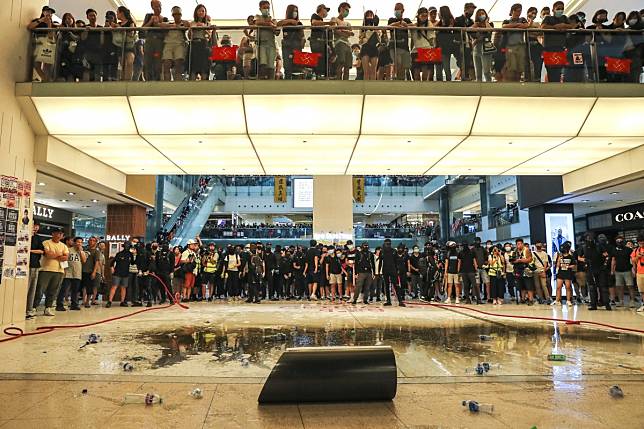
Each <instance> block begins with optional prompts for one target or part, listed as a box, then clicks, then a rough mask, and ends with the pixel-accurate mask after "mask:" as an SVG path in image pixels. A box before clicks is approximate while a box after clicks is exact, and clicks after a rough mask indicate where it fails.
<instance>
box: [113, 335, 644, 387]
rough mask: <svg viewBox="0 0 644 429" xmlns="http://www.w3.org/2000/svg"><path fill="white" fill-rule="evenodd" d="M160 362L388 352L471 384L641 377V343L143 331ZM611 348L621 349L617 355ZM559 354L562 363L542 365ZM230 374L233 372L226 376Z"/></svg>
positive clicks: (629, 339)
mask: <svg viewBox="0 0 644 429" xmlns="http://www.w3.org/2000/svg"><path fill="white" fill-rule="evenodd" d="M135 341H136V342H137V343H139V344H143V345H149V346H153V347H154V348H157V349H158V350H160V355H158V356H157V357H155V358H152V359H145V358H143V357H138V356H129V355H127V356H124V359H125V360H127V359H130V360H132V359H134V360H140V361H142V362H141V363H142V364H143V365H145V366H146V367H147V366H149V368H150V369H153V370H154V369H161V368H167V367H172V366H180V364H181V363H182V362H184V361H186V360H191V359H198V360H199V361H200V362H202V363H204V361H205V362H206V364H207V365H208V366H210V367H211V369H212V370H216V369H223V368H226V369H228V370H231V369H232V370H234V372H235V373H237V374H239V375H240V376H243V374H244V373H245V369H246V368H254V369H261V370H265V371H270V369H271V368H272V367H273V365H274V363H275V362H276V361H277V360H278V359H279V356H280V355H281V354H282V353H283V352H284V351H285V350H286V349H287V348H290V347H313V346H373V345H388V346H391V347H392V348H393V349H394V351H395V353H396V357H397V361H398V364H399V368H400V371H399V375H401V376H404V377H423V376H440V375H444V376H477V375H479V374H477V373H476V370H475V368H476V366H477V364H478V363H483V362H486V363H488V364H490V370H489V371H487V372H486V373H484V374H483V376H494V375H548V374H551V375H554V376H555V377H557V376H560V377H564V378H572V379H574V378H578V377H581V376H582V375H584V374H644V359H643V357H642V356H644V337H643V336H637V335H629V334H622V333H610V332H605V331H598V330H593V329H586V328H582V327H579V326H575V325H562V324H550V325H535V326H525V324H522V325H517V326H512V325H507V324H488V325H487V326H486V325H482V326H457V327H429V328H428V327H422V328H421V327H401V326H393V325H392V326H384V327H377V328H376V327H367V328H332V327H331V325H330V324H329V325H327V326H326V327H320V328H315V327H314V328H311V327H297V326H290V327H288V326H281V327H274V328H252V327H249V328H243V329H224V328H219V327H211V326H191V327H183V328H179V329H175V330H172V331H163V332H158V331H148V332H141V333H138V334H137V335H136V336H135ZM616 345H619V347H617V348H616ZM553 353H557V354H564V355H566V361H565V362H552V361H548V359H547V355H548V354H553ZM231 367H232V368H231Z"/></svg>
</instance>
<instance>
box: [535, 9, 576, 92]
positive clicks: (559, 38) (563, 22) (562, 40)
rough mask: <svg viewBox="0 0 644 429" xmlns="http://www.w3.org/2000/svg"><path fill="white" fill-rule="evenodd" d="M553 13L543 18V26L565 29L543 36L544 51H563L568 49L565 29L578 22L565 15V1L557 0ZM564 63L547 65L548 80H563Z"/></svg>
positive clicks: (553, 81)
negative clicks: (572, 21) (570, 20)
mask: <svg viewBox="0 0 644 429" xmlns="http://www.w3.org/2000/svg"><path fill="white" fill-rule="evenodd" d="M552 10H553V13H554V14H553V15H549V16H546V17H545V18H543V21H542V23H541V28H543V29H548V30H564V31H561V32H547V33H545V34H544V36H543V50H544V52H563V51H564V50H565V49H566V42H567V35H566V32H565V30H569V29H571V28H575V27H576V26H577V24H570V23H569V22H568V17H567V16H566V15H564V13H563V12H564V2H562V1H556V2H555V3H554V5H553V6H552ZM563 69H564V66H563V65H550V66H549V65H546V71H547V72H548V82H551V83H559V82H561V74H562V72H563Z"/></svg>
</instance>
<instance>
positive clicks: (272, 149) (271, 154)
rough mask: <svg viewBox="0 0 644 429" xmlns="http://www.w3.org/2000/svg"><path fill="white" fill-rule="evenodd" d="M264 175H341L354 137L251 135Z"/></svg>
mask: <svg viewBox="0 0 644 429" xmlns="http://www.w3.org/2000/svg"><path fill="white" fill-rule="evenodd" d="M251 139H252V141H253V144H254V145H255V149H257V153H258V154H259V158H260V159H261V160H262V164H263V165H264V168H265V169H266V174H344V170H345V169H346V167H347V164H348V163H349V158H350V157H351V151H353V147H354V145H355V143H356V139H357V136H343V135H335V136H333V135H329V136H306V135H302V136H287V135H275V136H263V135H252V136H251Z"/></svg>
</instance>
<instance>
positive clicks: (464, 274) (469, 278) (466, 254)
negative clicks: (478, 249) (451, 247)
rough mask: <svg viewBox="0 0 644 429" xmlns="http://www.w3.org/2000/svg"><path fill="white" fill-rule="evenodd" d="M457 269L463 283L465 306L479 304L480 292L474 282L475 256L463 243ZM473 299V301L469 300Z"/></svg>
mask: <svg viewBox="0 0 644 429" xmlns="http://www.w3.org/2000/svg"><path fill="white" fill-rule="evenodd" d="M458 267H459V270H458V272H459V274H460V275H461V279H462V280H461V281H462V282H463V293H464V295H463V296H464V298H465V304H470V303H472V302H476V303H477V304H480V303H481V291H480V290H479V284H478V282H477V281H476V273H477V271H478V264H477V262H476V255H475V254H474V252H472V250H471V249H470V246H469V244H467V243H463V250H461V251H460V253H459V254H458ZM472 297H473V298H474V299H473V300H472V299H471V298H472Z"/></svg>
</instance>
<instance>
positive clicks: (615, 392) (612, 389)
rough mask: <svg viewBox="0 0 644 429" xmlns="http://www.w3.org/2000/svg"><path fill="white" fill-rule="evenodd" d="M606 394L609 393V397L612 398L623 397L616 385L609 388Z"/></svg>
mask: <svg viewBox="0 0 644 429" xmlns="http://www.w3.org/2000/svg"><path fill="white" fill-rule="evenodd" d="M608 393H610V396H612V397H613V398H623V397H624V392H623V391H622V389H621V388H620V387H619V386H618V385H614V386H611V387H610V389H608Z"/></svg>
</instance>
